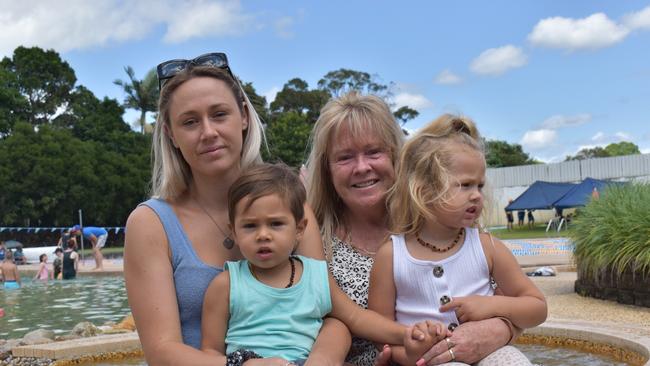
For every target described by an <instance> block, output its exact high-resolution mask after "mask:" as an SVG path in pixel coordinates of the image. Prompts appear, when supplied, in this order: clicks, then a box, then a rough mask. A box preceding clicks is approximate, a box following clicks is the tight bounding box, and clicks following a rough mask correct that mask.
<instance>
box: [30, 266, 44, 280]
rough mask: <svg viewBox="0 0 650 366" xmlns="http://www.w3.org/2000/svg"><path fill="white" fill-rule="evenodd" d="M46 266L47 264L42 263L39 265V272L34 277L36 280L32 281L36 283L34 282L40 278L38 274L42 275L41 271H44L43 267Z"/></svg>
mask: <svg viewBox="0 0 650 366" xmlns="http://www.w3.org/2000/svg"><path fill="white" fill-rule="evenodd" d="M44 265H45V264H44V263H43V262H41V263H40V264H39V265H38V271H36V274H35V275H34V278H32V281H34V280H36V279H37V278H38V274H39V273H41V271H42V270H43V266H44Z"/></svg>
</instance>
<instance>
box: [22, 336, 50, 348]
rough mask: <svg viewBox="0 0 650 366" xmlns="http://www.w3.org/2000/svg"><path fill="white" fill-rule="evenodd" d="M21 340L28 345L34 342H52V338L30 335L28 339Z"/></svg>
mask: <svg viewBox="0 0 650 366" xmlns="http://www.w3.org/2000/svg"><path fill="white" fill-rule="evenodd" d="M23 342H25V344H26V345H28V346H33V345H35V344H45V343H52V342H54V340H53V339H49V338H45V337H31V338H29V339H23Z"/></svg>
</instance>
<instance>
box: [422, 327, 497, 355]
mask: <svg viewBox="0 0 650 366" xmlns="http://www.w3.org/2000/svg"><path fill="white" fill-rule="evenodd" d="M448 339H449V341H447V338H445V339H443V340H441V341H440V342H438V343H436V344H435V345H434V346H433V347H432V348H431V349H430V350H429V351H427V352H426V353H425V354H424V355H423V356H422V358H423V359H424V360H425V361H427V363H426V364H427V365H440V364H443V363H446V362H450V361H458V362H464V363H469V364H473V363H475V362H477V361H479V360H481V359H483V358H485V357H486V356H487V355H489V354H490V353H492V352H494V351H495V350H497V349H498V348H500V347H503V346H505V345H506V344H507V343H508V342H509V341H510V328H509V327H508V326H507V325H506V323H504V322H503V320H501V319H499V318H491V319H486V320H480V321H475V322H468V323H463V324H461V325H460V326H459V327H458V328H456V329H455V330H454V331H453V333H452V334H451V336H450V337H448ZM450 346H451V347H450ZM450 348H451V349H452V352H453V354H452V353H450V352H449V349H450ZM452 355H453V360H452Z"/></svg>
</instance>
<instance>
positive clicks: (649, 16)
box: [623, 6, 650, 29]
mask: <svg viewBox="0 0 650 366" xmlns="http://www.w3.org/2000/svg"><path fill="white" fill-rule="evenodd" d="M623 24H625V25H626V26H627V27H628V28H630V29H650V6H646V7H645V8H644V9H642V10H639V11H637V12H635V13H630V14H627V15H625V16H624V17H623Z"/></svg>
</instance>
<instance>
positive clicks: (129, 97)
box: [113, 66, 159, 134]
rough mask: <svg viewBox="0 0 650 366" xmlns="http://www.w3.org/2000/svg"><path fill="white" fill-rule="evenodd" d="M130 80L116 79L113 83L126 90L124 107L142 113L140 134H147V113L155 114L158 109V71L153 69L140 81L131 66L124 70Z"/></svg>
mask: <svg viewBox="0 0 650 366" xmlns="http://www.w3.org/2000/svg"><path fill="white" fill-rule="evenodd" d="M124 71H126V74H127V75H128V77H129V80H127V81H125V80H120V79H116V80H115V81H113V83H114V84H115V85H117V86H119V87H121V88H122V90H124V93H125V94H126V97H125V98H124V107H125V108H130V109H135V110H137V111H139V112H140V132H141V133H143V134H144V133H145V125H146V123H147V112H155V111H156V110H157V109H158V96H159V90H158V79H157V76H156V70H155V69H151V70H149V72H148V73H147V74H146V75H145V77H144V79H142V80H138V79H137V78H136V77H135V72H134V71H133V68H132V67H131V66H127V67H125V68H124Z"/></svg>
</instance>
